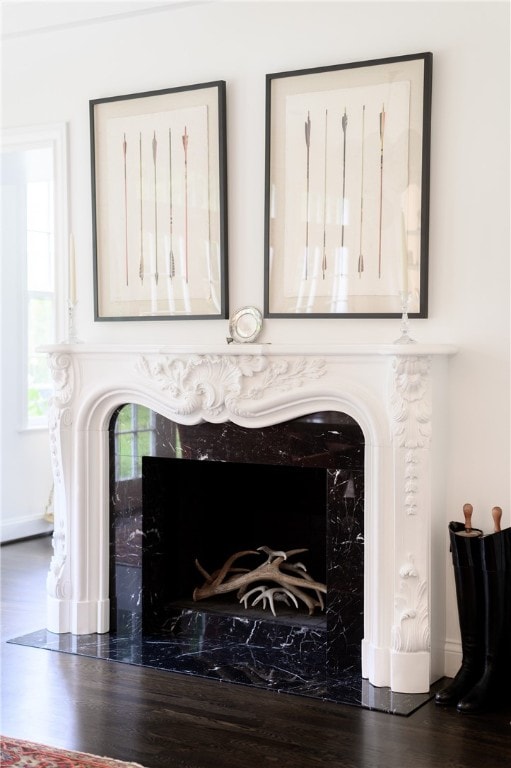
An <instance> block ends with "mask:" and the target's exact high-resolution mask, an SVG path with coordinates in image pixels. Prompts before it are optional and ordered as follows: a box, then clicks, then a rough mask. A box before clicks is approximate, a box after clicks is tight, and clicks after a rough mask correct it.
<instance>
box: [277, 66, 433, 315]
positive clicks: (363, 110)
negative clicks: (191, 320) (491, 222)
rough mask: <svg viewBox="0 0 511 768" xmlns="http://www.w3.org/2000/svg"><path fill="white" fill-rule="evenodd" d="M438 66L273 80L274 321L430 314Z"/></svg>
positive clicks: (308, 73)
mask: <svg viewBox="0 0 511 768" xmlns="http://www.w3.org/2000/svg"><path fill="white" fill-rule="evenodd" d="M432 66H433V54H432V53H430V52H425V53H416V54H407V55H403V56H393V57H390V58H383V59H374V60H369V61H361V62H354V63H349V64H339V65H334V66H325V67H317V68H314V69H303V70H297V71H291V72H279V73H275V74H268V75H266V143H265V203H264V207H265V214H264V217H265V223H264V241H265V243H264V273H265V275H264V316H265V317H267V318H270V317H275V318H278V317H283V318H289V317H317V318H323V317H338V318H384V317H389V318H390V317H392V318H395V317H400V316H401V313H402V307H403V300H405V301H406V302H407V306H408V314H409V316H410V317H421V318H424V317H427V315H428V243H429V187H430V170H429V168H430V151H431V150H430V145H431V99H432Z"/></svg>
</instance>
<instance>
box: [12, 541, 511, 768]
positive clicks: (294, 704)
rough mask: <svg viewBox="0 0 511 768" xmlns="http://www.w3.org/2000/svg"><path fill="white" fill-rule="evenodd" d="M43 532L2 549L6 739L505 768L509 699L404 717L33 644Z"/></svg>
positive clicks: (209, 761) (176, 765) (252, 763)
mask: <svg viewBox="0 0 511 768" xmlns="http://www.w3.org/2000/svg"><path fill="white" fill-rule="evenodd" d="M51 555H52V548H51V539H50V538H49V537H44V538H38V539H31V540H27V541H23V542H16V543H12V544H7V545H4V546H3V547H1V549H0V557H1V566H2V606H1V608H2V612H1V618H2V631H1V654H2V680H1V696H2V700H1V726H0V730H1V732H2V733H3V734H4V735H7V736H13V737H18V738H23V739H28V740H31V741H37V742H42V743H45V744H50V745H53V746H57V747H63V748H66V749H72V750H80V751H83V752H89V753H93V754H98V755H107V756H109V757H112V758H117V759H120V760H129V761H135V762H138V763H141V764H142V765H144V766H146V768H164V767H165V766H171V767H172V768H263V766H268V767H270V766H277V767H278V768H313V767H314V766H330V767H331V768H394V767H396V768H398V767H399V768H433V767H434V768H437V767H438V768H440V767H442V768H472V767H473V768H476V766H477V768H500V767H501V766H502V768H504V767H505V768H510V766H511V724H510V721H511V704H510V706H509V707H507V708H506V709H505V710H502V709H500V710H497V711H494V712H485V713H483V714H480V715H477V716H468V715H461V714H459V713H457V712H456V710H455V709H451V708H440V707H438V706H437V705H436V704H435V703H434V701H430V702H428V703H427V704H425V705H424V706H422V707H421V708H420V709H418V710H417V711H416V712H415V713H413V714H412V715H410V716H409V717H403V716H399V715H391V714H386V713H382V712H374V711H369V710H366V709H360V708H358V707H351V706H344V705H339V704H329V703H323V702H319V701H317V700H313V699H306V698H302V697H298V696H291V695H285V694H278V693H268V692H266V691H259V690H255V689H253V688H245V687H242V686H236V685H229V684H224V683H219V682H215V681H207V680H202V679H199V678H195V677H187V676H184V675H177V674H173V673H169V672H159V671H158V670H154V669H145V668H142V667H135V666H130V665H127V664H119V663H115V662H109V661H101V660H97V659H92V658H84V657H80V656H73V655H70V654H67V653H66V654H64V653H58V652H54V651H47V650H42V649H38V648H30V647H25V646H20V645H15V644H12V643H7V642H6V641H7V640H9V639H12V638H14V637H18V636H20V635H24V634H27V633H29V632H33V631H35V630H38V629H41V628H42V627H44V626H45V624H46V621H45V610H46V609H45V580H46V573H47V571H48V567H49V563H50V558H51Z"/></svg>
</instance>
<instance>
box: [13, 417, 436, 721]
mask: <svg viewBox="0 0 511 768" xmlns="http://www.w3.org/2000/svg"><path fill="white" fill-rule="evenodd" d="M137 407H138V406H137ZM119 410H120V409H119ZM118 412H119V411H118ZM118 412H117V413H118ZM117 413H116V414H115V416H114V417H113V419H112V425H111V429H110V444H111V449H110V466H111V480H110V487H111V517H110V520H111V535H110V550H111V552H110V564H111V565H110V604H111V616H110V631H109V632H108V633H106V634H103V635H82V636H75V635H70V634H54V633H51V632H49V631H47V630H41V632H36V633H33V634H32V635H28V636H25V637H23V638H16V639H15V640H13V641H11V642H17V643H20V644H25V645H32V646H34V645H35V646H38V647H41V648H47V649H51V650H57V651H61V652H67V653H75V654H80V655H85V656H94V657H97V658H104V659H108V660H111V661H117V662H124V663H128V664H135V665H141V666H146V667H153V668H157V669H160V670H166V671H169V672H178V673H181V674H186V675H196V676H200V677H205V678H209V679H214V680H217V681H223V682H230V683H234V684H241V685H247V686H255V687H257V688H263V689H266V690H268V691H272V692H280V693H287V694H295V695H301V696H307V697H312V698H316V699H322V700H325V701H332V702H338V703H344V704H350V705H355V706H362V707H366V708H368V709H377V710H381V711H385V712H389V713H394V714H400V715H409V714H411V713H412V712H413V711H415V710H416V709H417V708H418V707H420V706H421V705H422V704H424V703H425V702H426V701H428V700H429V699H430V698H431V696H432V695H433V693H434V688H433V689H432V691H431V692H430V693H429V694H401V693H394V692H391V691H390V690H389V689H387V688H375V687H374V686H372V685H370V684H369V683H368V681H366V680H363V679H362V677H361V641H362V637H363V610H364V594H363V591H364V438H363V434H362V431H361V429H360V427H359V426H358V425H357V423H356V422H355V421H354V420H353V419H352V418H351V417H350V416H347V415H345V414H342V413H338V412H331V411H329V412H321V413H314V414H310V415H308V416H304V417H300V418H297V419H294V420H291V421H288V422H284V423H280V424H277V425H273V426H267V427H263V428H259V429H253V428H244V427H241V426H238V425H236V424H234V423H232V422H225V423H221V424H215V423H201V424H198V425H182V424H177V423H175V422H172V421H170V420H168V419H166V418H164V417H162V416H160V415H159V414H156V413H154V414H152V418H153V440H152V444H153V449H152V451H151V455H145V456H144V457H143V458H142V462H141V463H142V474H141V476H138V477H133V478H130V479H124V480H122V479H120V478H119V477H118V476H117V474H116V470H115V467H116V466H118V465H119V459H120V458H121V457H120V456H119V455H116V448H115V446H116V441H115V435H114V425H115V420H116V418H117ZM118 453H119V452H117V454H118ZM132 458H136V457H132ZM261 546H267V547H270V548H271V549H276V550H285V551H288V550H291V549H295V548H306V549H307V552H305V553H302V554H300V556H299V557H298V558H295V559H298V560H300V561H301V562H303V563H304V565H305V566H306V568H307V571H308V573H309V574H310V575H311V576H312V577H313V578H314V579H315V580H316V581H320V582H322V583H325V584H326V586H327V593H326V596H325V609H324V610H323V611H321V610H316V611H315V612H314V613H313V615H309V612H308V609H307V608H306V606H305V605H300V606H299V609H296V608H295V607H294V606H291V607H289V606H287V605H285V604H284V603H280V602H276V603H275V610H276V614H277V615H276V616H273V614H272V612H271V611H270V610H269V609H268V608H267V609H266V610H262V609H261V608H260V606H259V605H258V606H255V607H251V606H250V605H249V606H248V607H244V605H242V604H240V602H239V601H238V600H237V598H236V594H235V593H228V594H226V595H224V596H222V598H219V597H215V598H208V599H206V600H201V601H194V600H193V590H194V589H195V587H197V586H200V585H201V584H202V583H203V582H204V577H203V576H202V575H201V573H199V571H198V569H197V567H196V566H195V559H196V558H197V560H198V561H199V562H200V564H201V565H202V566H203V567H204V568H205V569H206V571H208V573H212V572H213V571H215V570H217V569H219V568H220V567H221V566H222V565H223V564H224V562H225V561H226V560H227V558H228V557H229V556H231V555H232V554H234V553H235V552H239V551H242V550H255V549H257V548H258V547H261ZM265 557H266V556H265V555H261V557H260V558H259V559H258V556H250V557H248V558H244V559H241V560H240V561H239V562H237V563H235V565H239V566H240V567H243V566H245V567H250V568H253V567H255V566H256V565H259V564H261V563H262V562H263V561H264V558H265Z"/></svg>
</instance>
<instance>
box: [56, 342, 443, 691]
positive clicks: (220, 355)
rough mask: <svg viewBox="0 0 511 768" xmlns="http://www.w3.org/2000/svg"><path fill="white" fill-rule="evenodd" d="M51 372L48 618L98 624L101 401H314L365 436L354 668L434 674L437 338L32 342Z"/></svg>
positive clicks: (172, 408)
mask: <svg viewBox="0 0 511 768" xmlns="http://www.w3.org/2000/svg"><path fill="white" fill-rule="evenodd" d="M43 351H44V352H46V353H47V354H48V359H49V366H50V370H51V372H52V376H53V381H54V387H55V392H54V397H53V400H52V406H51V413H50V444H51V455H52V462H53V472H54V480H55V500H54V512H55V528H54V537H53V547H54V555H53V558H52V561H51V565H50V571H49V574H48V581H47V593H48V598H47V599H48V629H49V630H50V631H52V632H58V633H64V632H71V633H73V634H90V633H94V632H99V633H103V632H107V631H108V629H109V578H108V574H109V549H108V531H109V441H108V429H109V423H110V419H111V416H112V414H113V412H114V411H115V410H116V408H118V407H119V406H120V405H122V404H124V403H137V404H140V405H144V406H147V407H149V408H151V409H152V410H154V411H156V412H158V413H160V414H162V415H163V416H165V417H167V418H169V419H172V420H174V421H176V422H178V423H181V424H197V423H200V422H202V421H210V422H224V421H228V420H229V421H232V422H234V423H236V424H239V425H241V426H244V427H252V428H258V427H264V426H269V425H272V424H277V423H280V422H283V421H287V420H288V419H293V418H297V417H299V416H304V415H306V414H309V413H313V412H317V411H329V410H332V411H339V412H342V413H346V414H348V415H350V416H351V417H352V418H354V419H355V420H356V421H357V422H358V424H359V425H360V427H361V429H362V431H363V433H364V438H365V468H364V478H365V500H364V506H365V549H364V553H365V575H364V595H365V597H364V640H363V644H362V674H363V676H364V677H365V678H367V679H368V680H369V682H370V683H372V684H373V685H375V686H388V687H390V688H391V690H392V691H396V692H403V693H423V692H425V691H428V690H429V687H430V683H431V682H433V681H434V680H436V679H438V678H439V677H441V676H442V675H443V674H444V670H443V644H444V612H445V605H444V593H445V545H444V542H445V525H446V522H445V520H446V516H445V507H444V503H443V489H444V475H443V472H444V467H445V461H444V449H445V446H446V431H447V423H446V413H445V405H446V404H445V392H446V385H447V373H448V360H449V356H450V355H453V354H455V352H456V348H455V347H452V346H448V345H424V344H410V345H395V344H386V345H342V346H341V345H331V346H324V347H321V346H320V345H314V346H312V345H311V346H302V345H300V346H297V345H278V346H276V345H271V344H237V345H236V344H230V345H227V344H224V345H215V346H210V345H208V346H207V347H206V346H134V345H133V346H128V345H122V346H119V345H94V346H92V345H86V344H76V345H66V344H60V345H54V346H49V347H44V348H43Z"/></svg>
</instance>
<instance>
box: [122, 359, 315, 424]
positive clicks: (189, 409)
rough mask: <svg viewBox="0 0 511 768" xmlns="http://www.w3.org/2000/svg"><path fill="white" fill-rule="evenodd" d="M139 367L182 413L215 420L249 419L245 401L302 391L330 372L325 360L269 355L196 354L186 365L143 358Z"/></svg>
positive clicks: (179, 360)
mask: <svg viewBox="0 0 511 768" xmlns="http://www.w3.org/2000/svg"><path fill="white" fill-rule="evenodd" d="M136 367H137V370H138V371H139V373H141V374H142V375H144V376H146V377H147V378H149V379H152V381H153V382H154V383H155V384H157V385H158V386H159V388H160V389H161V390H162V391H166V392H168V394H169V398H170V400H171V403H172V408H173V410H174V411H175V412H176V413H178V414H182V415H187V414H191V413H194V412H196V411H203V412H206V413H208V414H209V415H210V416H218V415H219V414H220V413H221V412H222V411H223V410H225V409H227V410H229V411H230V412H231V413H235V414H237V415H240V416H248V415H250V411H247V410H246V409H244V408H243V407H242V406H241V403H242V401H244V400H247V401H248V400H257V399H260V398H261V397H263V395H264V394H265V393H266V392H267V391H268V390H277V391H286V390H290V389H296V388H298V387H301V386H302V385H303V383H304V381H306V380H308V379H317V378H319V377H320V376H322V375H323V374H324V373H325V362H324V361H323V360H314V359H312V360H311V359H308V358H298V359H293V360H291V361H290V360H285V359H278V360H277V359H270V358H268V357H265V356H263V355H239V356H231V355H194V356H192V357H190V358H187V359H186V360H182V359H180V358H171V357H164V356H162V357H160V358H158V359H157V360H155V361H150V360H148V359H147V358H146V357H145V356H142V357H140V358H139V360H138V362H137V366H136Z"/></svg>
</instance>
